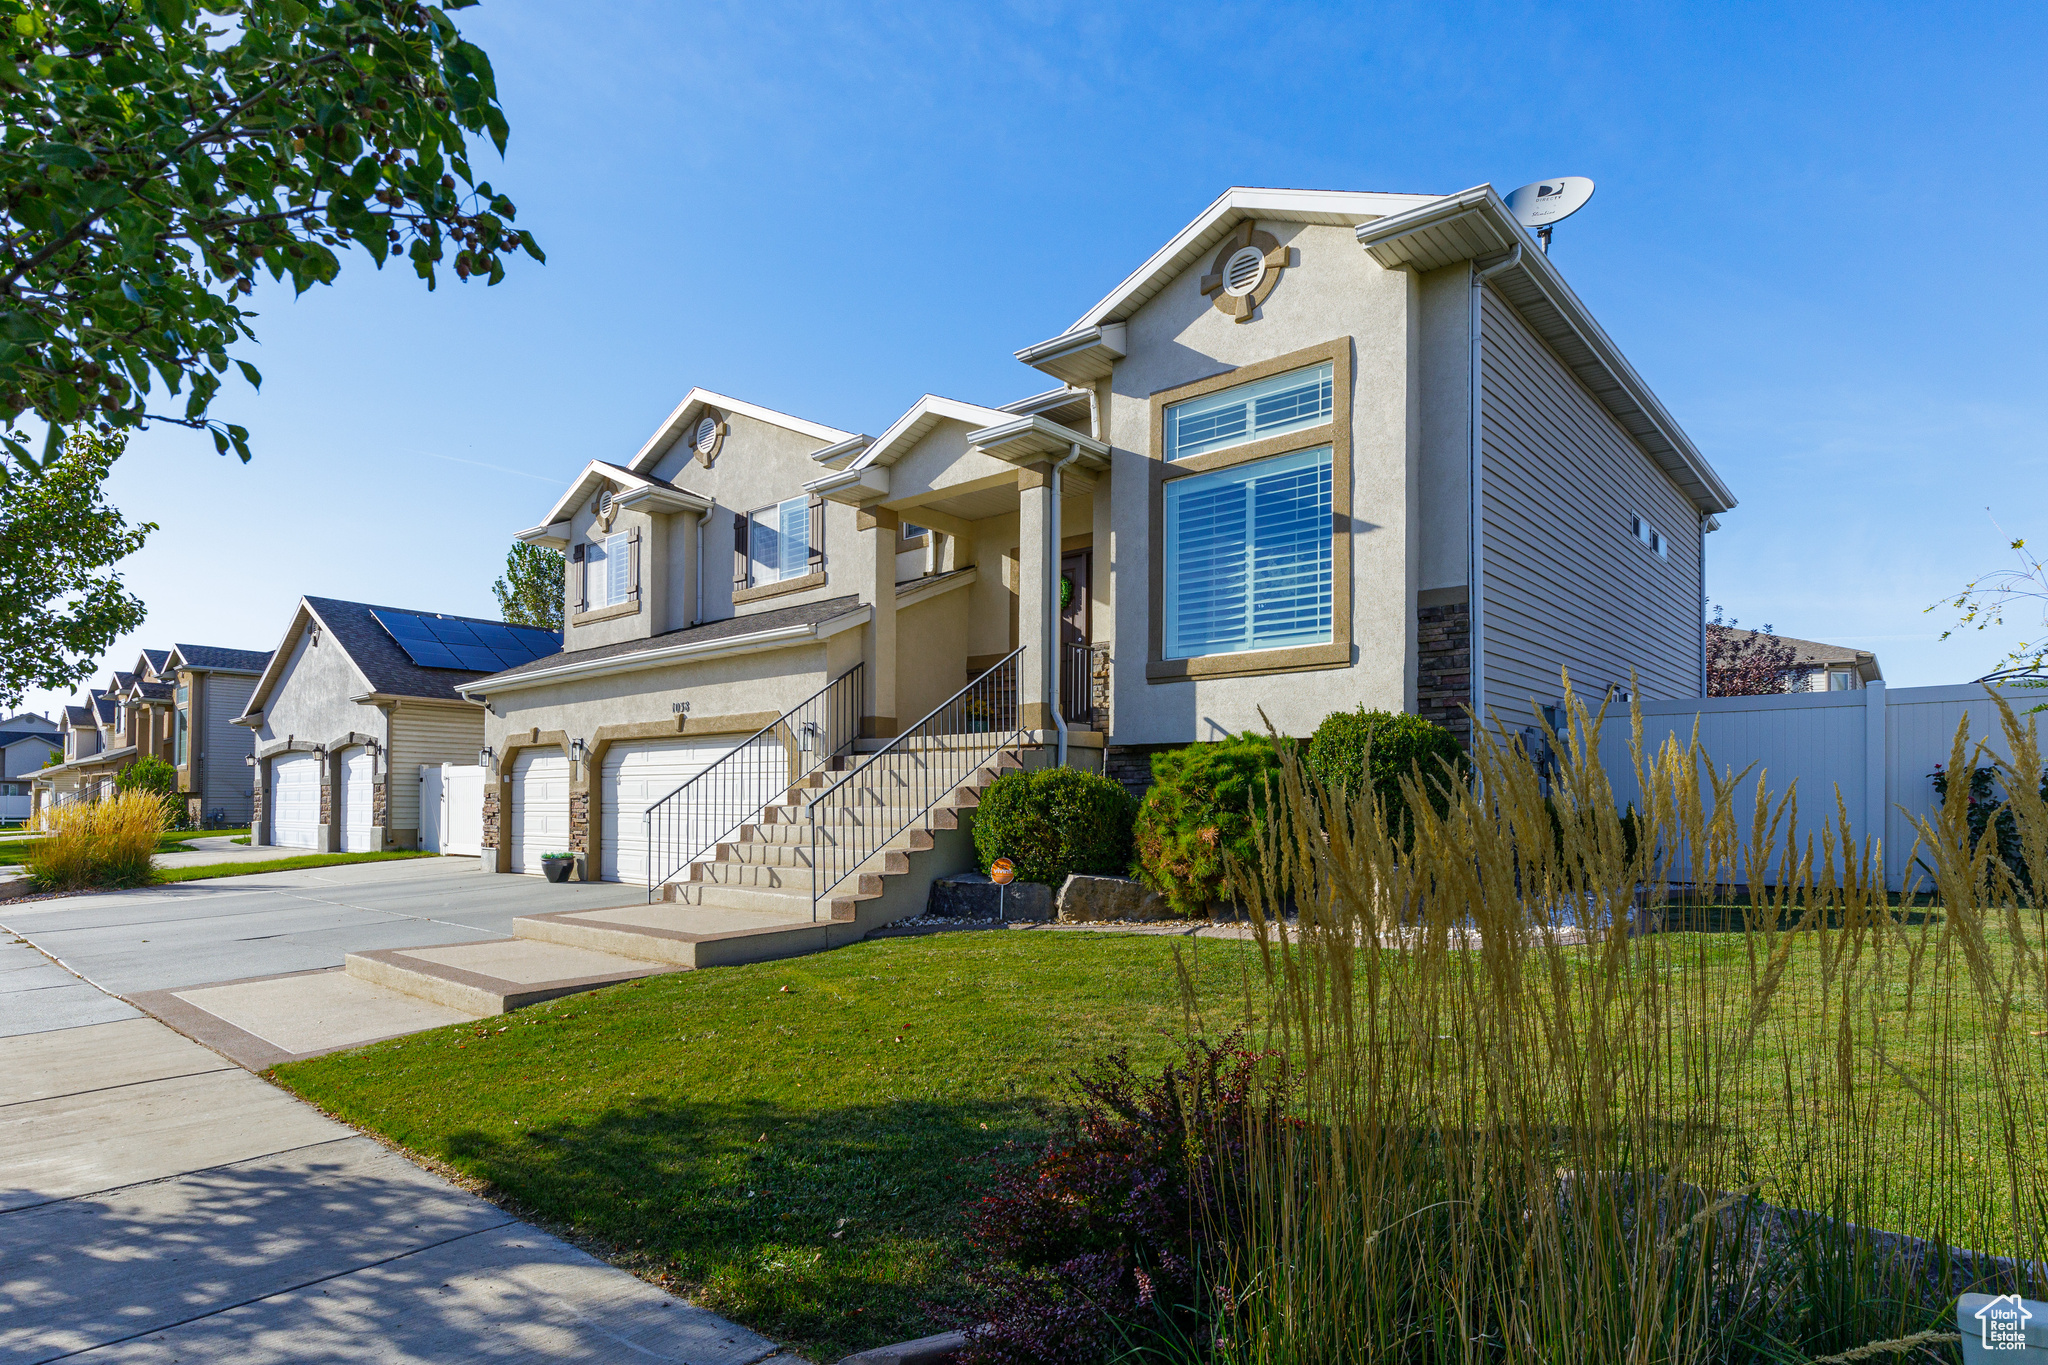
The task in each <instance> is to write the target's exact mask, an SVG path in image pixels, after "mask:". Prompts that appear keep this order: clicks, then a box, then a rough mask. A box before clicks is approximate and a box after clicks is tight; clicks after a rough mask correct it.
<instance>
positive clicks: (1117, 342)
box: [1016, 322, 1128, 384]
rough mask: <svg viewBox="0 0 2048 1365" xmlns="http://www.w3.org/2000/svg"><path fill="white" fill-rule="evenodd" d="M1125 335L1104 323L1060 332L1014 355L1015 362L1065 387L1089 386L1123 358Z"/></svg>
mask: <svg viewBox="0 0 2048 1365" xmlns="http://www.w3.org/2000/svg"><path fill="white" fill-rule="evenodd" d="M1127 338H1128V332H1127V329H1126V328H1125V325H1124V324H1123V323H1121V322H1106V323H1102V324H1099V325H1096V326H1090V327H1081V328H1077V329H1076V330H1074V331H1071V332H1062V333H1061V334H1060V335H1059V336H1056V337H1053V338H1052V339H1051V340H1049V341H1041V342H1037V343H1035V344H1033V345H1030V346H1026V347H1025V348H1024V349H1023V350H1021V351H1018V352H1016V356H1017V359H1019V360H1021V361H1023V362H1024V363H1025V364H1026V365H1029V366H1031V368H1033V369H1034V370H1038V371H1040V372H1042V373H1044V374H1049V375H1051V376H1052V377H1053V378H1054V379H1057V380H1059V381H1061V382H1062V383H1065V384H1088V383H1092V382H1093V381H1095V380H1097V379H1101V378H1103V377H1104V376H1106V375H1108V374H1109V373H1110V372H1111V371H1112V370H1114V369H1115V368H1116V362H1117V361H1119V360H1122V359H1123V358H1124V354H1125V348H1126V346H1127V344H1128V342H1127Z"/></svg>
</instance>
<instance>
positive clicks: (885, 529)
mask: <svg viewBox="0 0 2048 1365" xmlns="http://www.w3.org/2000/svg"><path fill="white" fill-rule="evenodd" d="M897 526H898V518H897V516H896V513H895V512H893V511H891V510H890V509H889V508H886V507H863V508H861V509H860V511H859V513H858V514H857V515H856V516H855V518H854V528H855V529H856V530H858V531H859V532H860V533H861V534H863V535H865V536H867V537H868V543H869V547H870V549H871V550H872V552H873V554H874V566H873V567H874V585H875V586H874V608H875V615H874V634H873V636H872V637H871V638H872V639H873V641H874V655H873V657H872V658H870V659H869V660H868V663H867V670H868V685H867V694H868V698H867V714H866V715H865V716H864V717H863V718H862V720H863V724H862V728H863V730H865V731H866V733H867V735H868V737H869V738H871V739H889V738H892V737H894V736H895V734H896V733H897V729H898V721H899V719H901V718H899V717H898V716H897V714H896V541H897V538H898V536H899V534H900V533H899V531H898V529H897ZM910 719H916V718H915V717H911V718H910Z"/></svg>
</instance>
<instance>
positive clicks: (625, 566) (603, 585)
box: [583, 531, 633, 611]
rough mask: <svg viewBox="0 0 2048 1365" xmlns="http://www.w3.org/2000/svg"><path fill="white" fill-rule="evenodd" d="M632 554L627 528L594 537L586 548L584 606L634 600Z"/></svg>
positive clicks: (584, 553)
mask: <svg viewBox="0 0 2048 1365" xmlns="http://www.w3.org/2000/svg"><path fill="white" fill-rule="evenodd" d="M632 560H633V556H632V554H631V551H630V544H629V541H628V537H627V534H626V533H625V532H624V531H620V532H617V533H616V534H613V535H609V536H606V537H605V538H604V539H603V540H598V541H592V542H591V543H590V544H589V545H588V546H586V547H585V548H584V551H583V592H584V601H585V603H586V607H585V610H588V611H597V610H600V609H602V608H604V607H615V606H618V605H619V604H620V603H622V602H627V601H630V600H631V589H632V579H633V564H632Z"/></svg>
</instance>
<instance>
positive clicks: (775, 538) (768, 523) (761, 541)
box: [746, 498, 811, 588]
mask: <svg viewBox="0 0 2048 1365" xmlns="http://www.w3.org/2000/svg"><path fill="white" fill-rule="evenodd" d="M746 536H747V586H748V587H750V588H758V587H760V586H762V585H763V584H765V583H780V582H781V581H782V580H783V579H785V578H801V577H803V576H804V575H805V574H807V573H809V572H810V565H811V503H810V499H809V498H790V499H789V500H788V501H786V502H778V503H776V504H775V505H774V506H773V507H763V508H761V509H760V510H759V511H757V512H749V513H747V520H746Z"/></svg>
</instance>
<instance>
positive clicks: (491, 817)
mask: <svg viewBox="0 0 2048 1365" xmlns="http://www.w3.org/2000/svg"><path fill="white" fill-rule="evenodd" d="M483 846H484V847H485V848H496V847H497V846H498V784H497V783H496V782H493V781H489V780H486V781H485V782H484V839H483Z"/></svg>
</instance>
